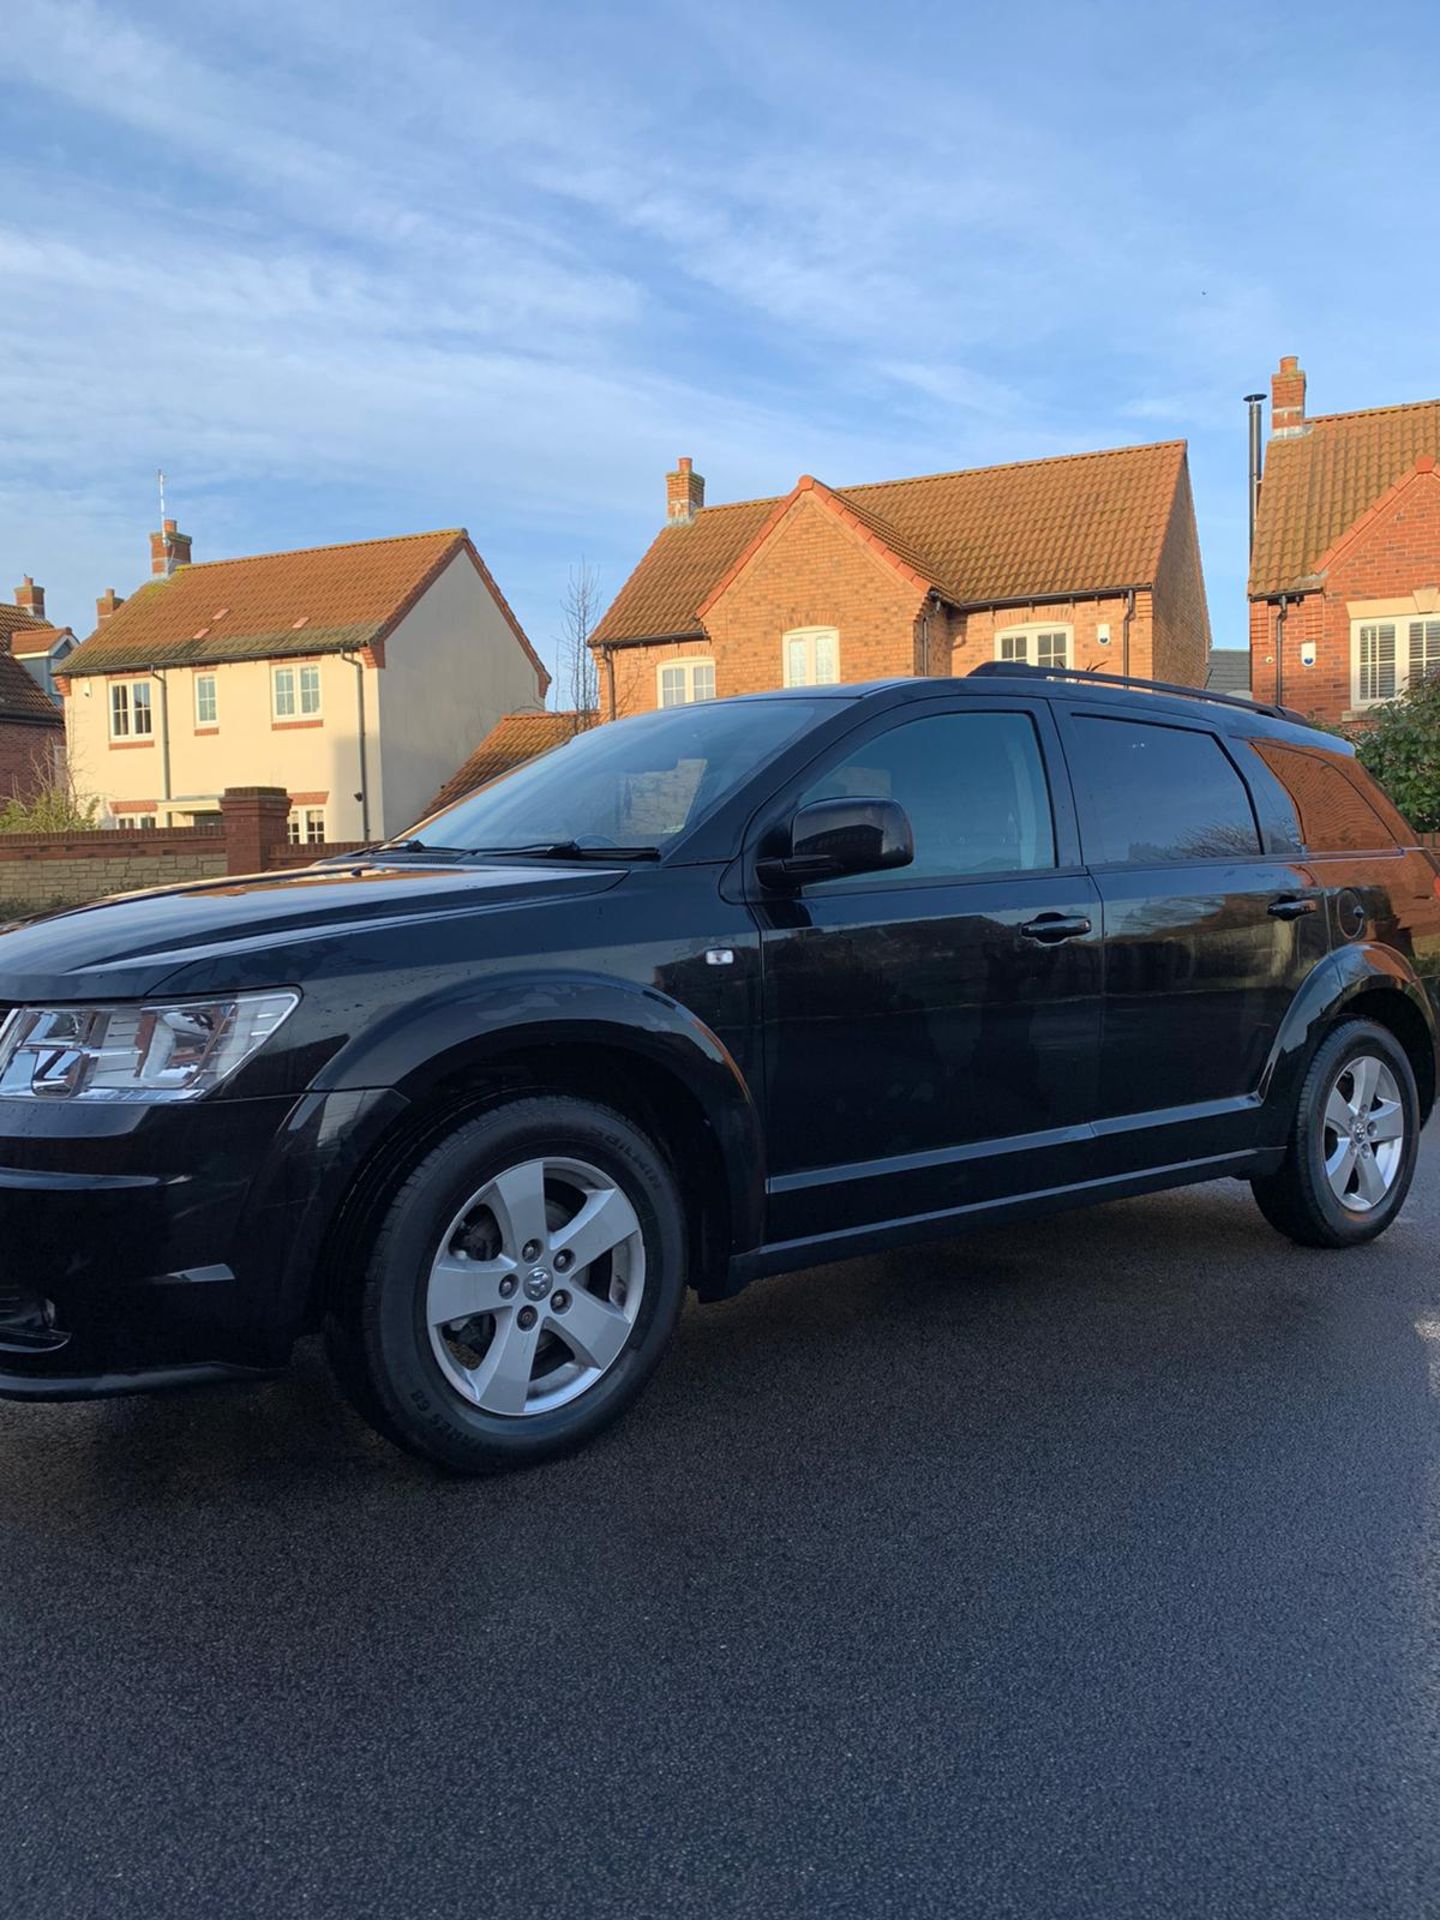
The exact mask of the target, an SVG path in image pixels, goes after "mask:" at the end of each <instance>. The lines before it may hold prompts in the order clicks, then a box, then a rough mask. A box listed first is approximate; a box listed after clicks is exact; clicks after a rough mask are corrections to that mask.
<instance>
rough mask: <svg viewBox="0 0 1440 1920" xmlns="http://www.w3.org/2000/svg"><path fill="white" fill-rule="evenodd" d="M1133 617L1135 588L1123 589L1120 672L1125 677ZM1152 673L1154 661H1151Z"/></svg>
mask: <svg viewBox="0 0 1440 1920" xmlns="http://www.w3.org/2000/svg"><path fill="white" fill-rule="evenodd" d="M1134 618H1135V589H1134V587H1127V588H1126V589H1125V618H1124V619H1123V620H1122V621H1121V622H1120V672H1121V674H1122V676H1123V677H1124V678H1125V679H1127V680H1128V679H1129V678H1130V622H1131V621H1132V620H1133V619H1134ZM1150 670H1151V672H1152V673H1153V672H1154V670H1155V668H1154V662H1153V660H1152V662H1151V668H1150Z"/></svg>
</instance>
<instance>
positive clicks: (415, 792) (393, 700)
mask: <svg viewBox="0 0 1440 1920" xmlns="http://www.w3.org/2000/svg"><path fill="white" fill-rule="evenodd" d="M376 697H377V699H378V702H379V715H378V718H379V729H378V731H379V739H380V752H379V755H378V761H379V765H378V769H376V771H375V772H374V773H373V774H372V780H373V783H374V786H375V787H376V788H377V789H378V791H379V794H380V811H379V815H378V816H377V818H376V821H375V827H376V831H377V832H378V831H379V830H380V820H381V819H383V827H384V831H385V832H386V833H387V834H395V833H400V832H402V831H403V829H404V828H406V827H408V826H411V825H413V824H414V822H415V821H416V820H418V819H419V818H420V816H421V813H422V812H423V810H424V808H425V807H426V806H427V805H428V803H429V802H430V801H431V800H432V799H433V798H434V796H435V794H436V792H437V791H438V790H439V788H440V787H441V786H442V785H443V784H444V782H445V781H446V780H448V779H449V778H450V775H451V774H452V773H454V771H455V769H456V768H457V767H458V766H460V765H461V763H462V762H463V761H464V760H465V759H466V758H467V757H468V755H469V754H470V753H471V752H472V750H473V749H474V747H475V744H476V742H477V741H479V740H481V739H483V738H484V736H485V735H486V734H487V733H488V732H489V731H490V729H491V728H492V727H493V726H494V725H495V723H496V721H497V720H498V719H499V718H500V717H501V715H502V714H506V713H514V712H517V711H519V710H521V709H524V708H536V709H538V708H540V707H542V706H543V705H544V704H545V703H544V699H543V697H542V695H541V691H540V683H539V680H538V678H537V676H536V672H535V668H534V665H533V663H532V662H531V660H530V657H529V655H528V654H527V653H526V651H525V649H524V648H523V647H522V646H521V644H520V642H519V641H518V640H517V639H516V638H515V634H514V631H513V629H512V628H511V626H510V624H509V622H508V621H507V620H506V619H505V616H504V615H503V614H502V613H501V611H500V609H499V607H498V606H497V605H496V603H495V601H494V599H493V597H492V596H491V594H490V591H489V589H488V587H487V586H486V585H485V582H484V581H483V580H482V579H481V577H480V574H479V573H478V571H477V570H476V568H475V565H474V562H473V561H472V560H471V559H470V557H469V555H468V554H465V553H460V554H457V555H456V556H455V558H454V559H453V560H452V561H451V562H450V564H449V566H448V567H446V569H445V571H444V572H443V573H442V574H441V575H440V577H439V578H438V579H437V580H435V581H434V582H433V583H432V585H431V586H430V587H429V589H428V590H427V591H426V593H425V595H424V597H423V598H422V599H421V600H420V601H418V602H417V604H416V605H415V606H414V607H412V609H411V610H410V612H409V613H408V614H407V615H406V616H405V618H404V619H403V620H402V621H401V622H400V625H399V626H398V627H396V628H395V630H394V631H393V632H392V633H391V634H390V635H389V637H388V638H387V640H386V642H385V667H384V670H383V672H381V673H380V674H379V675H378V687H377V694H376ZM374 765H375V763H374V761H372V768H373V767H374Z"/></svg>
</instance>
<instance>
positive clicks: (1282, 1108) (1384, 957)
mask: <svg viewBox="0 0 1440 1920" xmlns="http://www.w3.org/2000/svg"><path fill="white" fill-rule="evenodd" d="M1352 1019H1353V1020H1373V1021H1374V1022H1375V1023H1376V1025H1378V1026H1382V1027H1385V1028H1386V1029H1387V1030H1388V1031H1389V1032H1390V1033H1392V1034H1394V1036H1395V1038H1396V1040H1397V1041H1398V1042H1399V1043H1400V1045H1401V1046H1402V1047H1403V1048H1404V1050H1405V1053H1406V1056H1407V1058H1408V1059H1409V1061H1410V1065H1411V1069H1412V1071H1413V1072H1414V1075H1415V1086H1416V1090H1417V1093H1418V1095H1419V1099H1420V1116H1421V1122H1422V1124H1423V1122H1424V1121H1425V1120H1427V1119H1428V1118H1429V1116H1430V1114H1431V1112H1432V1110H1433V1108H1434V1105H1435V1099H1436V1091H1437V1038H1436V1025H1435V1013H1434V1009H1433V1007H1432V1006H1431V1002H1430V996H1429V995H1428V994H1427V993H1426V991H1425V988H1424V986H1423V984H1422V983H1421V981H1420V979H1419V977H1418V976H1417V975H1416V973H1415V972H1414V970H1413V968H1412V967H1411V966H1410V964H1409V962H1408V961H1407V960H1406V959H1405V958H1404V956H1403V955H1402V954H1399V953H1397V952H1396V951H1395V949H1394V948H1393V947H1386V946H1382V945H1380V944H1379V943H1378V942H1364V943H1361V944H1359V945H1356V946H1352V947H1345V948H1342V949H1340V950H1339V951H1337V952H1334V953H1331V954H1329V955H1327V956H1326V958H1325V959H1324V960H1322V961H1321V962H1320V963H1319V965H1318V966H1316V968H1315V969H1314V971H1313V972H1312V973H1311V974H1310V976H1309V977H1308V979H1307V980H1306V981H1305V983H1304V985H1303V986H1302V987H1301V989H1300V991H1299V993H1297V994H1296V996H1295V999H1294V1000H1293V1001H1292V1002H1291V1006H1290V1010H1289V1012H1288V1014H1287V1015H1286V1017H1285V1020H1284V1022H1283V1023H1282V1025H1281V1028H1280V1032H1279V1034H1278V1035H1277V1037H1276V1040H1275V1045H1274V1047H1273V1048H1272V1049H1271V1053H1270V1058H1269V1060H1268V1061H1267V1063H1266V1068H1265V1075H1264V1078H1263V1080H1262V1083H1261V1092H1262V1095H1263V1096H1264V1098H1265V1104H1266V1107H1267V1109H1268V1110H1269V1112H1270V1114H1271V1116H1272V1127H1271V1129H1270V1131H1272V1132H1273V1134H1274V1137H1273V1139H1272V1140H1271V1141H1270V1144H1272V1145H1274V1146H1277V1147H1278V1146H1280V1145H1283V1143H1284V1140H1285V1137H1286V1135H1287V1134H1288V1131H1289V1122H1290V1108H1291V1105H1292V1103H1293V1099H1294V1096H1295V1093H1296V1091H1297V1090H1298V1088H1299V1084H1300V1081H1301V1079H1302V1078H1303V1076H1304V1072H1305V1069H1306V1067H1307V1066H1308V1065H1309V1062H1310V1060H1311V1059H1312V1058H1313V1056H1314V1053H1315V1050H1316V1048H1317V1047H1318V1046H1319V1045H1320V1044H1321V1042H1322V1041H1323V1040H1324V1038H1325V1036H1326V1034H1328V1033H1330V1032H1331V1031H1332V1030H1333V1029H1334V1028H1335V1026H1336V1025H1337V1024H1338V1023H1339V1022H1340V1021H1341V1020H1352Z"/></svg>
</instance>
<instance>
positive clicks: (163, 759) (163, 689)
mask: <svg viewBox="0 0 1440 1920" xmlns="http://www.w3.org/2000/svg"><path fill="white" fill-rule="evenodd" d="M150 678H151V679H152V680H158V681H159V682H160V797H161V799H162V800H164V801H166V802H168V801H169V799H170V682H169V681H168V680H167V679H166V678H165V673H164V669H163V668H161V667H151V669H150ZM165 824H166V826H167V827H168V826H173V825H174V822H173V821H172V820H171V818H170V808H169V806H168V805H167V806H166V808H165Z"/></svg>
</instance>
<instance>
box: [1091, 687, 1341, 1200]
mask: <svg viewBox="0 0 1440 1920" xmlns="http://www.w3.org/2000/svg"><path fill="white" fill-rule="evenodd" d="M1061 711H1062V709H1060V706H1059V703H1057V713H1059V712H1061ZM1061 724H1062V731H1063V736H1064V739H1065V749H1066V754H1067V757H1068V759H1069V762H1070V768H1071V774H1072V777H1073V780H1074V785H1075V793H1076V801H1077V805H1078V809H1079V815H1080V833H1081V843H1082V845H1083V847H1084V849H1085V856H1086V860H1087V863H1088V865H1089V868H1090V871H1091V873H1092V875H1093V876H1094V879H1095V882H1096V885H1097V887H1098V888H1099V891H1100V898H1101V903H1102V912H1103V915H1104V929H1105V1004H1104V1017H1103V1030H1102V1036H1101V1045H1100V1072H1099V1086H1098V1096H1097V1100H1096V1110H1095V1122H1096V1126H1097V1129H1098V1131H1099V1133H1100V1135H1101V1141H1102V1152H1101V1154H1100V1162H1101V1166H1100V1169H1099V1170H1101V1171H1106V1172H1122V1171H1129V1170H1134V1169H1136V1168H1141V1167H1154V1166H1168V1165H1172V1164H1177V1163H1180V1162H1185V1161H1190V1160H1195V1159H1201V1158H1206V1157H1209V1156H1212V1155H1221V1154H1225V1153H1228V1152H1235V1151H1240V1150H1243V1149H1244V1148H1246V1147H1248V1146H1249V1145H1250V1144H1251V1143H1252V1142H1253V1140H1254V1139H1255V1138H1256V1134H1257V1129H1258V1122H1259V1087H1260V1081H1261V1076H1262V1073H1263V1071H1264V1068H1265V1063H1266V1061H1267V1059H1268V1057H1269V1054H1270V1050H1271V1047H1272V1045H1273V1044H1274V1041H1275V1037H1276V1034H1277V1032H1278V1030H1279V1027H1280V1024H1281V1022H1282V1020H1283V1019H1284V1017H1285V1013H1286V1011H1287V1009H1288V1008H1289V1006H1290V1003H1291V1001H1292V999H1293V998H1294V996H1295V993H1296V991H1297V990H1298V988H1299V986H1300V984H1301V982H1302V981H1303V980H1304V979H1305V978H1306V976H1307V975H1308V974H1309V973H1310V971H1311V969H1312V968H1313V967H1314V966H1315V965H1316V964H1317V963H1318V962H1319V961H1320V960H1321V959H1322V958H1323V957H1324V955H1325V953H1326V950H1327V946H1328V935H1327V928H1326V915H1325V911H1324V898H1323V893H1322V890H1321V888H1320V886H1319V885H1318V883H1317V881H1316V877H1315V875H1314V874H1313V873H1312V872H1311V870H1310V869H1309V867H1308V866H1306V865H1305V863H1304V862H1303V861H1302V860H1300V859H1299V858H1298V857H1297V856H1295V855H1294V854H1293V852H1290V853H1285V852H1281V851H1279V847H1280V845H1281V844H1282V843H1281V842H1280V841H1279V840H1278V839H1277V837H1276V836H1275V835H1273V834H1272V833H1270V832H1269V831H1268V830H1267V829H1266V824H1265V822H1264V820H1263V818H1262V814H1261V813H1259V812H1257V808H1256V802H1255V797H1254V795H1253V794H1252V792H1251V789H1250V786H1249V784H1248V783H1247V781H1246V780H1245V779H1244V778H1243V777H1242V775H1241V772H1240V767H1239V764H1237V760H1236V758H1235V756H1234V754H1233V753H1232V751H1231V749H1230V746H1229V744H1228V742H1227V740H1226V738H1225V737H1224V736H1223V735H1222V734H1221V733H1220V731H1219V730H1218V729H1215V728H1210V727H1207V726H1205V725H1204V723H1203V722H1201V721H1192V720H1190V719H1189V718H1188V717H1186V718H1172V717H1170V715H1169V714H1168V713H1167V714H1163V716H1162V715H1157V716H1156V717H1155V718H1153V719H1152V718H1151V717H1150V716H1149V715H1148V714H1146V715H1144V716H1140V715H1137V713H1136V712H1135V710H1134V708H1132V707H1126V708H1118V707H1113V708H1112V707H1107V706H1104V705H1100V704H1098V703H1097V705H1096V706H1095V707H1093V708H1091V707H1089V706H1088V705H1087V706H1084V707H1081V706H1074V707H1069V706H1067V707H1065V708H1064V709H1063V718H1062V722H1061Z"/></svg>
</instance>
